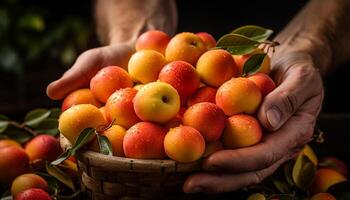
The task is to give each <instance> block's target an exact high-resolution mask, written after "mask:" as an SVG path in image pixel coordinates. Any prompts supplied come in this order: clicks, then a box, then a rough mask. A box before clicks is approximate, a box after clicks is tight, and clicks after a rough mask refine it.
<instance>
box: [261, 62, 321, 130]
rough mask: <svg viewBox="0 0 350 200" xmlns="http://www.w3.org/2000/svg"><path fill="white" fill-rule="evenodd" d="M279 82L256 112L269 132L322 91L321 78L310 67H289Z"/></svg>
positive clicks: (277, 127)
mask: <svg viewBox="0 0 350 200" xmlns="http://www.w3.org/2000/svg"><path fill="white" fill-rule="evenodd" d="M280 81H281V83H280V85H279V86H278V87H277V88H276V89H275V90H273V91H272V92H271V93H269V94H268V95H267V96H266V97H265V98H264V101H263V102H262V104H261V106H260V109H259V111H258V118H259V121H260V122H261V124H262V125H263V126H264V127H265V128H266V129H268V130H270V131H275V130H277V129H279V128H280V127H281V126H282V125H283V124H284V123H285V122H286V121H287V120H288V119H289V118H290V116H292V115H293V114H294V113H295V112H296V111H297V110H298V109H299V107H300V106H301V105H302V104H303V103H304V102H305V101H306V100H308V99H310V98H312V97H314V96H316V95H318V94H319V93H320V92H321V91H322V81H321V78H320V76H319V74H318V72H317V70H316V69H315V68H313V67H312V66H304V65H300V64H298V65H296V66H292V67H289V68H288V69H287V71H285V72H284V75H283V79H282V80H280Z"/></svg>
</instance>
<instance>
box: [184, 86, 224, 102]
mask: <svg viewBox="0 0 350 200" xmlns="http://www.w3.org/2000/svg"><path fill="white" fill-rule="evenodd" d="M216 91H217V89H216V88H213V87H209V86H203V87H200V88H199V89H198V90H197V91H196V92H195V93H194V94H193V95H192V96H191V98H190V99H189V100H188V101H187V106H188V107H190V106H192V105H194V104H196V103H201V102H210V103H215V95H216Z"/></svg>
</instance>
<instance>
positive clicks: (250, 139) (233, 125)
mask: <svg viewBox="0 0 350 200" xmlns="http://www.w3.org/2000/svg"><path fill="white" fill-rule="evenodd" d="M262 135H263V133H262V129H261V126H260V124H259V122H258V120H257V119H255V118H254V117H252V116H250V115H246V114H238V115H233V116H231V117H230V118H228V122H227V125H226V128H225V130H224V132H223V134H222V143H223V145H224V147H226V148H228V149H236V148H243V147H248V146H252V145H255V144H257V143H258V142H260V140H261V138H262Z"/></svg>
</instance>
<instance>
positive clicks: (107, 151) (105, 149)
mask: <svg viewBox="0 0 350 200" xmlns="http://www.w3.org/2000/svg"><path fill="white" fill-rule="evenodd" d="M97 137H98V144H99V146H100V153H102V154H104V155H109V156H112V155H113V149H112V145H111V143H110V142H109V140H108V138H107V137H106V136H104V135H97Z"/></svg>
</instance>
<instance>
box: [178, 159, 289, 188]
mask: <svg viewBox="0 0 350 200" xmlns="http://www.w3.org/2000/svg"><path fill="white" fill-rule="evenodd" d="M285 161H286V159H280V160H279V161H278V162H276V163H274V164H273V165H271V166H270V167H268V168H265V169H262V170H258V171H252V172H246V173H240V174H224V173H197V174H194V175H192V176H190V177H189V178H188V179H187V180H186V182H185V183H184V185H183V190H184V192H186V193H223V192H230V191H234V190H237V189H239V188H242V187H245V186H250V185H255V184H258V183H260V182H261V181H262V180H263V179H264V178H266V177H267V176H269V175H271V174H272V173H273V172H274V171H276V169H277V168H278V167H279V166H280V165H281V164H282V163H283V162H285ZM241 162H242V160H241Z"/></svg>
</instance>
